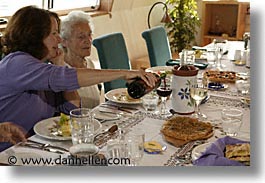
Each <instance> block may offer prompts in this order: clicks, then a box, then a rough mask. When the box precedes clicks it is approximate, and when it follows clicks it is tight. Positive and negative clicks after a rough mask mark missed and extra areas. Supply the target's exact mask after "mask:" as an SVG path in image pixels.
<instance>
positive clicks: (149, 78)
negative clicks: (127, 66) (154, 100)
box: [125, 70, 157, 87]
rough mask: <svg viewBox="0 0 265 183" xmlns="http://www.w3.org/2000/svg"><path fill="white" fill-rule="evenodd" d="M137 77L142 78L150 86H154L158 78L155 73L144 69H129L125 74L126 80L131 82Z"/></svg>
mask: <svg viewBox="0 0 265 183" xmlns="http://www.w3.org/2000/svg"><path fill="white" fill-rule="evenodd" d="M137 77H139V78H141V79H142V80H143V81H144V82H146V84H147V85H148V86H150V87H154V86H155V84H156V82H157V78H156V77H155V75H154V74H153V73H151V72H145V71H143V70H139V71H135V70H134V71H128V72H127V74H126V75H125V80H127V81H128V82H130V81H131V80H133V79H135V78H137Z"/></svg>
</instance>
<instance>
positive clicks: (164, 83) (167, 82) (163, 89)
mask: <svg viewBox="0 0 265 183" xmlns="http://www.w3.org/2000/svg"><path fill="white" fill-rule="evenodd" d="M160 77H161V76H160ZM171 83H172V77H171V76H170V75H166V74H165V75H164V76H163V77H161V84H160V86H159V87H158V88H157V89H156V93H157V95H159V96H160V97H161V108H160V115H168V114H170V113H169V111H168V110H167V107H166V101H167V98H168V97H169V96H170V95H171V93H172V88H171Z"/></svg>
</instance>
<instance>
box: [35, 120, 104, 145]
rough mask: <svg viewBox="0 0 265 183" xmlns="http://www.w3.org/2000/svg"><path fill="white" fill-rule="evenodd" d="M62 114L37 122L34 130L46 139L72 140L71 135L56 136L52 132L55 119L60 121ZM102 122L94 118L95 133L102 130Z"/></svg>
mask: <svg viewBox="0 0 265 183" xmlns="http://www.w3.org/2000/svg"><path fill="white" fill-rule="evenodd" d="M59 120H60V116H58V117H53V118H48V119H45V120H42V121H40V122H38V123H37V124H35V126H34V128H33V129H34V132H35V133H36V134H37V135H39V136H41V137H43V138H46V139H51V140H72V138H71V136H69V137H62V136H56V135H52V134H51V130H50V129H51V128H52V127H53V126H54V125H55V121H59ZM101 126H102V125H101V123H100V122H99V121H98V120H96V119H95V120H94V127H95V134H96V133H97V132H98V131H99V130H100V128H101Z"/></svg>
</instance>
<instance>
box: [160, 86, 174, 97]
mask: <svg viewBox="0 0 265 183" xmlns="http://www.w3.org/2000/svg"><path fill="white" fill-rule="evenodd" d="M156 93H157V95H159V96H161V97H168V96H169V95H170V94H171V93H172V89H170V88H162V87H159V88H157V89H156Z"/></svg>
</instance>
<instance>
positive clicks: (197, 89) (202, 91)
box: [190, 80, 208, 119]
mask: <svg viewBox="0 0 265 183" xmlns="http://www.w3.org/2000/svg"><path fill="white" fill-rule="evenodd" d="M207 91H208V85H207V80H203V81H201V82H198V81H197V80H194V81H193V82H191V85H190V97H191V98H192V99H193V101H194V103H195V105H194V111H195V113H194V114H193V115H192V116H193V117H194V118H198V119H200V118H207V116H206V115H205V114H202V113H201V112H200V108H199V106H200V103H201V102H202V100H203V99H204V98H205V97H206V96H207Z"/></svg>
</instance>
